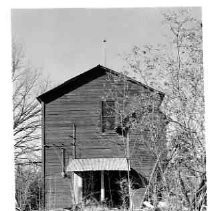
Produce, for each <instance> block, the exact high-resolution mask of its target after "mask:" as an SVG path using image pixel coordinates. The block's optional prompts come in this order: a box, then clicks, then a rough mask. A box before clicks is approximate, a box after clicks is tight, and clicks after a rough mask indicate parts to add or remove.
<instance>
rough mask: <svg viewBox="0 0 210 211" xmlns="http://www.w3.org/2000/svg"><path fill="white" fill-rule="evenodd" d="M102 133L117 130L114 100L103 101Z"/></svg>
mask: <svg viewBox="0 0 210 211" xmlns="http://www.w3.org/2000/svg"><path fill="white" fill-rule="evenodd" d="M101 121H102V132H105V131H109V130H114V128H115V103H114V101H113V100H107V101H102V118H101Z"/></svg>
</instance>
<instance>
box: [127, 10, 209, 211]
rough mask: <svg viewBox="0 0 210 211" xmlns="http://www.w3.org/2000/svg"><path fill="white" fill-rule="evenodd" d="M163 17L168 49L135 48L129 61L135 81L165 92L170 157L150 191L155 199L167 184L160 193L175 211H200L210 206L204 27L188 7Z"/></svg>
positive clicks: (163, 47) (161, 168)
mask: <svg viewBox="0 0 210 211" xmlns="http://www.w3.org/2000/svg"><path fill="white" fill-rule="evenodd" d="M163 17H164V21H163V22H164V24H166V25H165V26H166V27H168V29H169V32H170V33H171V34H170V36H169V38H170V40H171V42H170V43H169V45H168V46H167V45H165V46H161V45H158V46H155V47H154V46H151V45H146V46H141V47H139V46H135V47H134V48H133V49H132V52H131V53H130V54H129V55H127V56H126V58H125V60H126V62H127V69H129V70H131V71H133V72H134V73H135V74H136V77H138V78H139V79H140V80H142V81H143V82H144V83H146V84H148V85H151V86H153V87H156V88H158V89H160V90H162V91H164V92H165V93H166V97H165V100H164V103H163V106H162V110H163V111H164V113H165V114H166V115H167V117H168V119H170V124H169V126H168V130H167V139H168V157H167V160H165V163H162V164H161V165H158V169H159V173H157V171H156V173H155V174H154V177H153V181H151V187H150V189H149V192H150V195H151V194H152V195H153V196H154V194H155V193H157V191H156V190H157V184H160V181H161V180H162V186H161V187H159V189H160V190H161V188H162V193H164V194H165V198H166V199H167V201H168V203H169V204H170V206H171V207H170V209H172V210H180V209H183V207H185V208H186V209H189V210H200V209H201V207H202V206H204V205H205V204H206V169H205V167H206V155H205V139H204V138H205V137H204V88H203V85H204V82H203V61H202V57H203V51H202V23H201V21H200V20H197V19H196V18H193V17H192V15H191V14H190V11H187V10H183V9H175V10H171V11H168V12H166V13H164V14H163ZM163 164H164V165H163ZM157 177H159V178H161V179H159V181H158V182H157ZM163 190H164V191H163ZM148 194H149V193H148Z"/></svg>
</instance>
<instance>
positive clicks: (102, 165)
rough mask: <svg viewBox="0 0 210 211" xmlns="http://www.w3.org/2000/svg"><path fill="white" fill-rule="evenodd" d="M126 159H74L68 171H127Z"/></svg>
mask: <svg viewBox="0 0 210 211" xmlns="http://www.w3.org/2000/svg"><path fill="white" fill-rule="evenodd" d="M127 170H128V163H127V160H126V158H91V159H72V160H70V162H69V165H68V166H67V169H66V171H127Z"/></svg>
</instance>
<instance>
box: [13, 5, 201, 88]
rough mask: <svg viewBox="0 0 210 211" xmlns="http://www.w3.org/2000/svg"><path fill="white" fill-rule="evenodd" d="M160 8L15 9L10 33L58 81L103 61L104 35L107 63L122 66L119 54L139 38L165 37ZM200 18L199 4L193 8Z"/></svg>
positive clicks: (159, 39)
mask: <svg viewBox="0 0 210 211" xmlns="http://www.w3.org/2000/svg"><path fill="white" fill-rule="evenodd" d="M162 11H163V9H160V8H139V9H138V8H135V9H128V8H127V9H33V10H29V9H26V10H22V9H18V10H17V9H16V10H12V35H13V38H15V39H16V40H17V41H18V42H21V43H23V46H24V48H25V54H26V56H27V57H28V58H29V60H30V62H31V63H32V65H33V66H34V67H38V68H39V67H40V68H42V70H43V73H44V75H48V76H50V79H51V80H52V81H53V82H55V83H56V84H58V83H61V82H63V81H65V80H68V79H69V78H71V77H73V76H75V75H78V74H79V73H81V72H84V71H86V70H88V69H90V68H92V67H94V66H96V65H98V64H102V65H103V47H102V40H103V39H106V40H107V41H108V43H107V66H108V67H110V68H113V69H115V70H119V69H121V68H122V60H121V58H120V56H119V54H122V53H126V52H129V50H130V49H131V48H132V46H134V45H135V44H136V45H138V44H157V43H162V42H167V39H166V38H165V37H164V34H167V30H166V28H165V27H164V26H163V24H162V23H161V21H162V16H161V12H162ZM192 12H193V14H194V15H195V16H196V17H198V18H200V16H201V10H200V8H193V9H192Z"/></svg>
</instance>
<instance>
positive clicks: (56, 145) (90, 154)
mask: <svg viewBox="0 0 210 211" xmlns="http://www.w3.org/2000/svg"><path fill="white" fill-rule="evenodd" d="M109 83H110V82H109V81H107V75H102V76H100V77H98V78H96V79H94V80H92V81H90V82H88V83H85V84H83V85H82V86H80V87H78V88H76V89H75V90H73V91H71V92H69V93H67V94H64V95H63V96H61V97H59V98H57V99H55V100H53V101H52V102H49V103H46V104H45V119H44V125H45V130H44V131H45V145H46V146H45V153H44V155H45V157H44V162H45V171H44V172H45V175H44V177H45V207H46V208H47V209H48V208H49V209H52V208H59V207H69V206H70V205H71V204H72V203H73V200H74V197H73V192H72V191H73V188H72V187H73V184H72V179H71V178H72V175H71V174H70V175H69V177H68V178H62V176H61V172H62V157H61V152H62V149H61V147H65V149H66V152H65V162H66V164H68V160H69V159H71V158H72V157H73V148H72V143H73V139H72V135H73V131H72V128H73V124H75V125H76V158H96V157H98V158H111V157H125V145H124V143H123V140H122V137H121V136H119V135H118V134H116V132H114V131H112V132H105V133H102V130H101V102H102V99H103V97H104V96H105V95H106V94H107V89H109V88H110V87H111V86H110V84H109ZM129 84H130V85H129V87H130V91H129V93H130V95H134V94H144V93H145V94H149V93H150V92H151V91H149V90H147V89H146V88H145V87H143V86H139V85H136V84H133V83H132V82H129ZM119 86H123V84H122V83H121V84H120V85H119ZM157 101H158V103H157V105H159V104H160V99H157ZM142 124H143V123H142ZM137 136H138V137H137ZM141 139H145V136H144V135H143V134H142V133H139V132H138V131H136V132H133V133H132V134H131V145H130V147H131V167H132V168H133V169H135V170H136V171H137V172H139V173H141V174H144V176H146V177H148V176H149V174H150V172H151V169H152V167H153V165H154V158H153V157H152V156H151V152H150V151H149V150H148V149H147V148H146V147H145V144H144V143H143V142H142V141H141ZM47 146H49V147H47Z"/></svg>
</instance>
